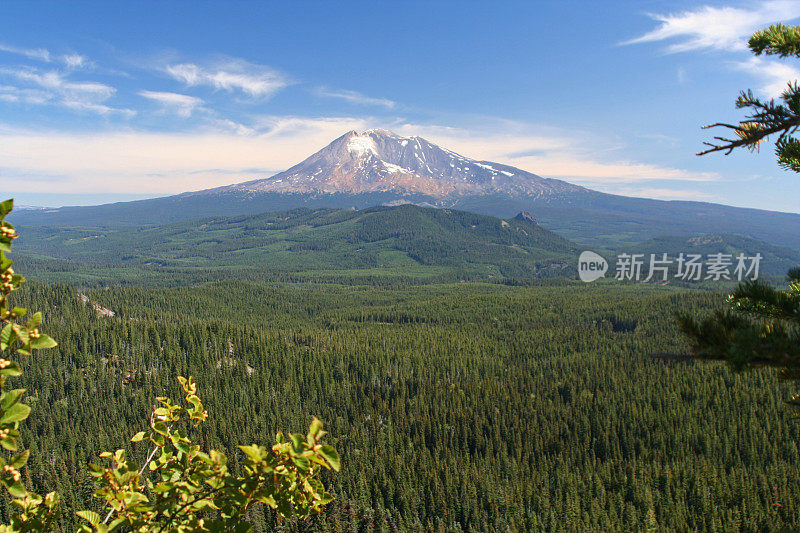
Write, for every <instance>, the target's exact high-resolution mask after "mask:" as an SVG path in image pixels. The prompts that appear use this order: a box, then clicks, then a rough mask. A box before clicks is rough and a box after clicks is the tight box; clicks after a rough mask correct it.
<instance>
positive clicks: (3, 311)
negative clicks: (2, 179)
mask: <svg viewBox="0 0 800 533" xmlns="http://www.w3.org/2000/svg"><path fill="white" fill-rule="evenodd" d="M13 207H14V202H13V200H6V201H5V202H2V203H0V325H1V326H2V329H0V353H2V354H3V355H4V353H5V352H7V351H9V352H10V351H16V352H17V353H20V354H23V355H30V353H31V352H32V351H33V350H34V349H42V348H53V347H54V346H56V342H55V341H54V340H53V339H52V338H50V337H49V336H48V335H45V334H44V333H41V332H40V331H39V326H40V325H41V323H42V314H41V313H35V314H34V315H33V316H31V317H30V318H29V319H28V320H27V322H24V323H21V322H19V319H21V318H22V317H24V316H25V315H26V314H27V309H23V308H21V307H13V306H12V305H11V302H10V298H9V296H10V294H11V293H12V292H14V291H16V290H18V289H19V288H20V286H21V285H22V284H23V283H24V282H25V278H23V277H22V276H20V275H19V274H16V273H15V272H14V269H13V268H11V265H12V264H13V263H12V261H11V260H10V259H8V258H7V257H6V255H5V253H6V252H10V251H11V243H12V241H13V240H14V239H16V238H17V237H18V236H19V235H17V233H16V231H15V229H14V226H12V225H11V224H10V223H8V222H7V221H6V220H5V218H6V216H7V215H8V214H9V213H10V212H11V210H12V209H13ZM21 374H22V371H21V370H20V367H19V365H18V364H17V363H15V362H13V361H10V360H8V359H5V358H3V357H0V390H2V392H1V393H0V446H2V447H3V448H4V449H5V450H7V451H9V452H12V453H13V455H12V456H10V457H8V456H5V457H0V468H2V470H0V485H2V486H3V487H5V489H6V491H7V492H8V494H9V495H10V496H11V497H12V498H13V500H12V501H13V503H14V505H15V506H16V507H17V508H18V511H19V512H18V513H17V514H16V515H15V516H14V517H13V518H12V519H11V521H10V523H9V524H8V525H0V532H12V531H14V532H16V531H46V530H48V529H49V528H50V527H51V525H52V524H53V523H54V521H55V520H56V518H57V516H58V496H57V495H56V494H55V493H54V492H51V493H49V494H47V495H46V496H44V497H42V496H40V495H39V494H36V493H35V492H31V491H29V490H28V489H26V488H25V486H24V485H23V483H22V474H21V473H20V469H21V468H22V467H24V466H25V464H26V463H27V462H28V457H29V456H30V452H29V451H28V450H25V451H23V452H18V448H19V439H20V431H19V430H20V422H22V421H23V420H25V419H26V418H28V415H30V412H31V408H30V407H29V406H28V405H26V404H24V403H22V395H23V393H24V392H25V389H13V390H7V389H6V380H7V379H8V378H10V377H16V376H19V375H21ZM16 452H18V453H16Z"/></svg>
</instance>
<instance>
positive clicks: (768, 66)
mask: <svg viewBox="0 0 800 533" xmlns="http://www.w3.org/2000/svg"><path fill="white" fill-rule="evenodd" d="M735 66H736V68H738V69H739V70H742V71H744V72H748V73H750V74H751V75H753V76H754V77H756V78H759V80H760V81H759V87H758V90H759V91H760V92H761V93H762V94H764V95H765V96H768V97H770V98H774V97H776V96H779V95H780V94H781V93H783V92H784V91H785V90H786V89H787V88H788V84H789V81H790V80H798V79H800V70H798V69H796V68H794V67H792V66H791V65H789V64H787V63H780V62H778V61H770V60H768V59H764V58H761V57H751V58H748V59H747V60H746V61H739V62H737V63H735Z"/></svg>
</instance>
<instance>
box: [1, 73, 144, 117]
mask: <svg viewBox="0 0 800 533" xmlns="http://www.w3.org/2000/svg"><path fill="white" fill-rule="evenodd" d="M0 75H5V76H8V77H13V78H16V79H17V80H19V81H21V82H23V83H27V84H29V85H34V86H36V87H37V88H36V89H31V88H30V87H24V88H19V89H18V88H16V87H14V88H13V89H14V90H15V91H16V96H17V98H16V99H15V100H13V101H20V102H25V103H30V104H51V105H61V106H63V107H66V108H68V109H73V110H77V111H88V112H92V113H97V114H101V115H105V114H108V113H119V114H122V115H124V116H132V115H133V114H134V113H135V112H134V111H133V110H130V109H123V108H116V107H111V106H109V105H106V104H105V103H104V102H106V101H107V100H108V99H109V98H111V97H112V96H113V95H114V93H116V89H115V88H114V87H111V86H109V85H105V84H103V83H98V82H94V81H72V80H69V79H68V78H67V76H66V75H65V74H63V73H61V72H58V71H55V70H48V71H44V70H40V69H36V68H32V67H17V68H0ZM6 94H13V92H8V91H7V92H6ZM6 101H12V100H11V99H10V98H8V97H7V98H6Z"/></svg>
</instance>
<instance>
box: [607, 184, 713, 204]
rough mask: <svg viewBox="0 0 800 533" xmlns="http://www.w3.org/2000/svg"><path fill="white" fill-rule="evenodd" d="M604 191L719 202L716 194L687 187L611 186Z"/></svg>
mask: <svg viewBox="0 0 800 533" xmlns="http://www.w3.org/2000/svg"><path fill="white" fill-rule="evenodd" d="M605 192H609V193H612V194H620V195H623V196H635V197H637V198H655V199H657V200H691V201H695V202H719V201H720V197H719V196H717V195H716V194H712V193H708V192H703V191H693V190H688V189H668V188H658V187H612V188H610V189H608V190H606V191H605Z"/></svg>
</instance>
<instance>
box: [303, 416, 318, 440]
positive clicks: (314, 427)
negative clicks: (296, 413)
mask: <svg viewBox="0 0 800 533" xmlns="http://www.w3.org/2000/svg"><path fill="white" fill-rule="evenodd" d="M321 431H322V422H320V421H319V419H318V418H317V417H316V416H315V417H314V420H312V421H311V426H310V427H309V428H308V435H306V437H307V438H308V440H309V442H311V443H314V442H316V441H317V440H319V437H320V432H321Z"/></svg>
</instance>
